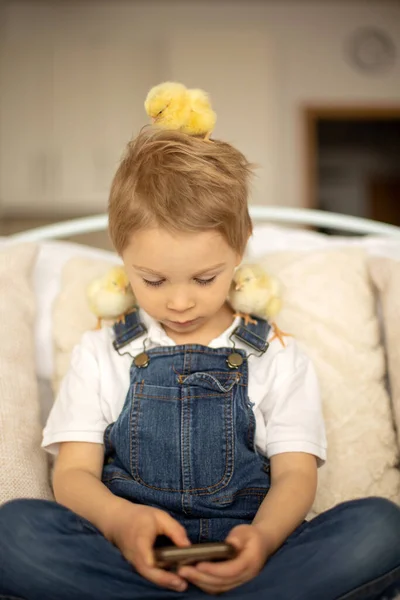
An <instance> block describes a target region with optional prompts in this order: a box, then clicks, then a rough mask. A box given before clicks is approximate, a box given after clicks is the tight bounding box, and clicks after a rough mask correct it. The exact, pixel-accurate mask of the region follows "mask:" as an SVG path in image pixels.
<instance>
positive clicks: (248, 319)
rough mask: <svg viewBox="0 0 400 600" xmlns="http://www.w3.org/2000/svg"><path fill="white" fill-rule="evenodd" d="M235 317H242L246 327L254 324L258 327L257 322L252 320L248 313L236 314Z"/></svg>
mask: <svg viewBox="0 0 400 600" xmlns="http://www.w3.org/2000/svg"><path fill="white" fill-rule="evenodd" d="M233 316H234V317H240V318H241V319H243V320H244V324H245V325H246V327H247V325H248V324H249V323H252V324H253V325H257V321H256V320H255V319H252V318H251V316H250V315H248V314H247V313H241V312H236V313H235V314H234V315H233Z"/></svg>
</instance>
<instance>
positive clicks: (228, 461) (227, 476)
mask: <svg viewBox="0 0 400 600" xmlns="http://www.w3.org/2000/svg"><path fill="white" fill-rule="evenodd" d="M135 385H136V384H135ZM216 395H217V396H218V397H220V395H219V394H216ZM232 396H233V394H229V398H225V402H224V413H225V440H226V447H227V451H226V458H225V473H224V474H223V476H222V477H221V479H220V480H219V481H218V482H217V483H214V484H213V485H208V486H204V487H201V488H187V489H176V488H173V487H171V488H161V487H156V486H153V485H150V484H148V483H146V482H145V481H143V479H142V478H141V477H140V475H139V464H138V455H139V450H138V448H136V446H137V445H138V444H137V441H135V456H134V459H133V460H132V455H131V460H130V467H131V473H132V479H133V480H134V481H136V482H137V483H139V484H141V485H144V486H145V487H147V488H149V489H152V490H157V491H160V492H176V493H181V494H182V493H188V492H190V493H194V492H203V493H199V494H198V495H209V494H212V493H215V490H214V488H217V489H223V488H224V487H226V486H227V485H228V483H229V481H230V480H231V479H232V475H233V472H234V467H235V456H234V440H233V431H232V426H233V415H232V401H233V398H232ZM145 397H146V398H147V397H149V396H145ZM135 398H138V394H134V395H133V402H132V409H131V414H130V417H132V413H133V412H134V410H133V409H134V406H135ZM191 398H198V396H191ZM183 399H188V398H187V397H184V398H183ZM228 399H231V400H232V401H231V402H229V405H230V410H229V406H228V402H227V400H228ZM137 406H138V409H137V413H139V410H140V402H138V403H137ZM138 422H139V417H138V416H135V423H134V433H135V440H137V428H138ZM228 429H229V432H228ZM130 431H132V419H130ZM229 433H230V437H231V443H229ZM131 437H132V436H131ZM132 448H133V441H132V440H131V449H132ZM232 455H233V459H232ZM133 462H134V463H135V469H133ZM111 479H128V480H130V478H129V477H123V476H122V475H119V476H116V477H113V476H112V477H111ZM104 480H106V479H104ZM107 481H110V479H107Z"/></svg>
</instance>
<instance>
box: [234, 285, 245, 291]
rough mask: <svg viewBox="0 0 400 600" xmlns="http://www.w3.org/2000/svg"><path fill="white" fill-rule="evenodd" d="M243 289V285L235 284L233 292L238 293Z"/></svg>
mask: <svg viewBox="0 0 400 600" xmlns="http://www.w3.org/2000/svg"><path fill="white" fill-rule="evenodd" d="M242 289H243V284H242V283H237V284H236V285H235V292H240V291H241V290H242Z"/></svg>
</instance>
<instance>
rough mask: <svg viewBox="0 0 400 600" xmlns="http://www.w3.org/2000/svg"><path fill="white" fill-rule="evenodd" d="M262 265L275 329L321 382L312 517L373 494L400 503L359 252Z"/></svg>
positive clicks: (373, 318)
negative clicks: (274, 300) (278, 293)
mask: <svg viewBox="0 0 400 600" xmlns="http://www.w3.org/2000/svg"><path fill="white" fill-rule="evenodd" d="M260 262H262V264H263V265H264V267H265V268H266V269H267V270H268V271H269V272H270V273H271V274H273V275H276V276H277V277H279V279H280V281H281V282H282V285H283V309H282V312H281V314H280V315H279V316H278V318H277V323H278V325H279V326H280V327H281V328H282V329H283V330H284V331H286V332H289V333H292V334H293V335H294V336H295V337H296V338H297V340H298V342H299V344H300V345H301V346H302V347H303V348H304V350H305V351H306V352H307V353H308V355H309V356H310V357H311V358H312V360H313V362H314V364H315V367H316V370H317V373H318V376H319V381H320V386H321V393H322V400H323V409H324V416H325V423H326V428H327V438H328V460H327V462H326V464H325V465H324V466H323V467H322V468H321V469H320V473H319V485H318V493H317V497H316V501H315V504H314V511H315V512H316V513H319V512H321V511H324V510H326V509H328V508H330V507H331V506H333V505H334V504H337V503H338V502H342V501H345V500H349V499H353V498H358V497H363V496H372V495H380V496H384V497H387V498H390V499H392V500H394V501H396V502H400V471H399V470H398V469H397V468H396V465H397V464H398V454H399V453H398V446H397V443H396V438H395V433H394V427H393V417H392V412H391V406H390V399H389V395H388V392H387V390H386V387H385V370H386V369H385V356H384V351H383V347H382V345H381V343H380V329H379V323H378V318H377V314H376V305H375V297H374V291H373V288H372V286H371V285H370V282H369V273H368V261H367V256H366V254H365V252H364V251H363V250H361V249H359V248H343V249H335V250H324V251H316V252H297V253H295V252H293V253H280V254H271V255H267V256H265V257H264V258H263V259H262V260H261V261H260Z"/></svg>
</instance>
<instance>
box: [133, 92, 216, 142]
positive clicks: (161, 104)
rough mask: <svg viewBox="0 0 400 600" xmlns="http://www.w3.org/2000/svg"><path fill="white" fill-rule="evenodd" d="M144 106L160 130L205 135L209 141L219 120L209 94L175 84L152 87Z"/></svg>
mask: <svg viewBox="0 0 400 600" xmlns="http://www.w3.org/2000/svg"><path fill="white" fill-rule="evenodd" d="M144 107H145V110H146V113H147V114H148V115H149V117H151V119H152V120H153V123H154V124H155V125H157V126H158V127H161V128H162V129H171V130H173V131H182V132H183V133H187V134H188V135H193V136H204V137H205V139H207V140H208V139H209V138H210V135H211V133H212V131H213V129H214V127H215V123H216V120H217V115H216V114H215V112H214V111H213V110H212V108H211V103H210V100H209V97H208V95H207V94H206V92H204V91H203V90H198V89H187V88H186V87H185V86H184V85H182V84H181V83H175V82H173V81H166V82H164V83H160V84H159V85H156V86H155V87H153V88H152V89H151V90H150V91H149V93H148V94H147V97H146V100H145V103H144Z"/></svg>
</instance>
